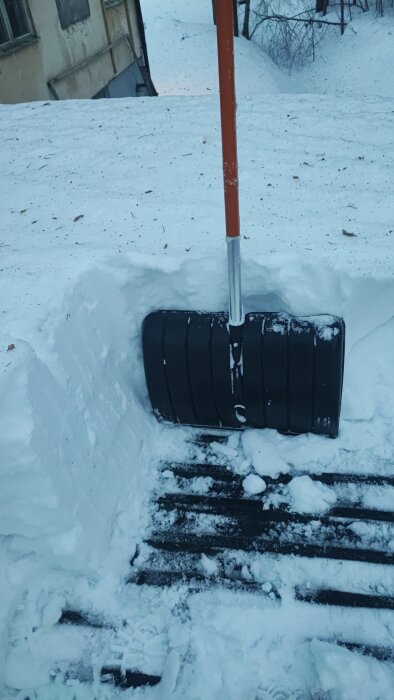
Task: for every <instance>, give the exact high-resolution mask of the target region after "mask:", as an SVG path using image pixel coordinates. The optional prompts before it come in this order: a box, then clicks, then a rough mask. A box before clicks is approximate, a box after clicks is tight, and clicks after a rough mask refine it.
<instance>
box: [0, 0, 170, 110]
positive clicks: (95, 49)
mask: <svg viewBox="0 0 394 700" xmlns="http://www.w3.org/2000/svg"><path fill="white" fill-rule="evenodd" d="M154 94H156V92H155V89H154V86H153V83H152V80H151V78H150V71H149V61H148V54H147V48H146V42H145V32H144V25H143V20H142V13H141V6H140V2H139V0H0V102H4V103H16V102H27V101H32V100H51V99H70V98H91V97H126V96H132V95H135V96H138V95H154Z"/></svg>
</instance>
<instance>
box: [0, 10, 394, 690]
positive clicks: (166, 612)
mask: <svg viewBox="0 0 394 700" xmlns="http://www.w3.org/2000/svg"><path fill="white" fill-rule="evenodd" d="M142 4H143V13H144V18H145V21H146V25H147V39H148V47H149V54H150V60H151V64H152V75H153V79H154V82H155V84H156V87H157V88H158V90H159V92H160V94H161V95H162V96H161V97H159V98H157V99H149V98H141V99H138V100H135V99H126V100H113V101H105V100H101V101H97V102H96V101H95V102H83V101H72V102H71V101H70V102H63V103H50V104H47V103H40V102H37V103H33V104H24V105H17V106H4V105H3V106H1V108H0V129H1V135H2V148H1V152H0V160H1V169H0V185H1V192H2V197H1V201H0V298H1V305H0V312H1V319H2V338H1V347H0V454H1V456H0V535H1V539H0V597H1V601H2V604H1V606H0V694H1V697H2V698H4V700H15V698H18V699H19V700H21V699H22V698H23V700H25V698H26V697H30V698H31V700H32V698H35V700H37V699H38V700H56V699H57V698H59V700H68V699H69V700H72V699H73V698H77V699H78V700H82V699H83V700H92V698H93V697H95V698H108V699H109V698H111V699H112V698H114V697H116V696H117V694H116V691H113V690H112V689H111V688H109V687H105V688H104V687H100V686H99V684H98V682H97V677H96V676H97V669H99V667H100V663H101V662H102V661H103V660H104V661H105V660H107V659H108V658H116V659H117V660H119V659H120V660H121V662H122V664H124V665H127V664H128V667H130V665H132V666H133V667H135V668H140V669H141V670H143V671H145V672H151V673H159V674H162V675H163V681H162V684H161V685H160V686H159V687H158V688H157V689H148V690H146V691H141V692H140V691H137V692H136V693H135V695H136V696H137V697H138V696H141V695H143V696H144V697H147V698H148V697H149V698H190V700H191V698H192V697H193V698H194V697H195V698H204V700H216V698H219V697H220V698H222V697H225V698H234V700H235V699H236V700H239V698H251V699H252V698H253V699H254V698H255V697H259V693H260V696H262V697H266V696H268V697H273V698H275V697H278V695H279V692H282V690H283V692H282V696H283V697H287V696H288V697H291V696H292V694H293V695H294V696H297V695H298V696H299V697H301V698H302V699H303V700H304V698H305V699H306V697H316V698H317V697H324V694H325V696H326V697H327V698H333V699H334V698H338V699H339V698H340V699H341V700H342V698H343V700H352V698H353V697H354V698H356V697H357V698H359V697H362V698H365V700H373V699H374V698H376V699H377V698H378V697H379V698H380V699H381V700H382V699H383V700H386V699H387V700H389V698H391V695H392V687H394V675H393V670H392V665H389V664H379V663H378V662H376V661H374V660H372V659H370V658H367V657H365V656H362V655H361V654H357V653H355V652H350V651H348V650H346V649H343V648H340V647H338V646H337V645H335V644H334V641H335V639H337V638H341V637H342V638H344V639H346V638H348V637H349V635H350V637H351V638H354V639H357V640H359V641H360V643H367V642H370V643H371V640H372V643H376V644H385V645H387V646H392V645H393V635H394V627H393V622H392V620H391V617H390V615H391V614H392V613H390V612H387V611H379V612H378V613H375V612H374V611H371V610H339V611H338V610H329V609H327V608H323V607H317V606H311V607H308V606H307V605H305V604H302V603H296V602H294V600H292V590H293V588H294V586H295V585H296V584H297V581H299V580H300V579H301V580H305V581H307V582H309V583H310V584H311V585H325V584H326V583H327V581H334V582H335V585H338V586H339V587H340V588H343V589H344V590H353V589H354V587H356V588H357V590H360V589H361V590H364V591H365V592H366V593H371V592H376V591H378V592H381V593H382V594H386V595H390V594H392V590H393V584H394V580H393V574H392V573H391V570H390V569H389V567H384V566H376V567H372V568H371V567H370V566H369V565H367V564H360V563H357V562H345V563H344V564H343V565H342V564H340V563H339V562H334V561H325V562H324V563H322V564H321V566H320V567H319V568H318V569H317V568H316V566H313V565H314V562H313V561H309V560H304V559H302V558H298V559H297V561H295V560H293V559H292V558H287V557H283V558H278V557H271V556H264V557H261V556H259V555H257V554H256V555H254V554H253V555H251V557H252V559H248V560H247V561H246V560H245V559H243V557H242V555H241V554H235V553H234V555H233V556H234V558H235V559H237V558H238V559H237V561H238V563H239V566H240V570H242V571H243V572H244V577H245V579H247V578H248V577H252V576H253V578H254V580H257V581H259V582H261V584H262V590H263V592H265V593H266V594H267V595H265V596H261V597H258V596H248V595H246V594H240V593H233V592H229V591H224V590H222V591H221V590H216V589H214V590H212V591H205V592H202V593H199V594H196V595H194V596H191V597H190V598H188V600H187V602H185V596H184V592H183V593H182V590H181V589H179V590H178V589H176V587H175V590H165V591H161V590H144V589H142V588H141V589H137V588H136V587H135V586H129V587H127V586H125V585H124V584H123V581H124V578H125V577H126V576H127V574H128V572H129V560H130V557H132V556H133V554H134V553H135V554H136V553H137V551H138V550H137V544H141V542H142V541H143V540H144V538H145V537H146V533H147V529H148V527H149V523H150V520H151V508H150V505H149V501H150V498H151V495H152V492H153V491H154V490H155V488H156V486H157V481H158V476H159V472H160V470H161V469H162V467H163V465H165V464H166V463H169V462H170V461H182V460H188V459H196V460H201V461H203V460H205V459H206V453H205V452H204V451H203V450H200V452H198V451H197V450H196V451H195V452H193V448H192V447H191V444H190V441H189V439H190V436H191V431H190V430H189V429H187V428H181V427H176V428H169V427H168V426H163V425H160V424H158V423H157V422H156V421H155V419H154V417H153V416H152V415H151V413H150V410H149V403H148V399H147V394H146V388H145V381H144V377H143V371H142V357H141V347H140V327H141V321H142V319H143V318H144V316H145V314H146V313H148V312H149V311H151V310H152V309H155V308H160V307H162V306H165V307H168V308H196V309H206V310H214V309H215V310H218V309H224V308H226V304H227V291H226V261H225V246H224V217H223V193H222V175H221V161H220V158H221V147H220V136H219V114H218V101H217V95H216V92H217V76H216V56H215V33H214V29H213V27H212V25H211V14H210V13H211V3H210V1H209V2H208V0H206V2H205V1H204V2H202V1H201V2H194V1H193V2H190V1H189V2H185V1H184V0H182V2H181V0H173V1H172V2H171V3H167V2H164V0H160V2H156V1H154V0H144V1H143V3H142ZM353 28H354V30H355V32H356V33H354V32H353V30H350V28H349V29H348V30H347V32H346V33H345V35H344V37H343V38H342V39H341V38H340V37H338V36H337V35H335V36H334V35H333V34H329V35H328V36H327V40H326V43H325V44H324V46H323V47H322V58H321V59H319V60H318V61H317V62H316V64H315V65H314V66H312V67H311V68H306V69H305V71H304V72H303V73H301V74H299V75H296V76H294V77H291V78H288V77H287V76H286V77H284V76H283V75H282V74H281V72H280V71H279V69H278V68H277V67H275V66H274V65H273V64H272V62H271V61H270V60H269V59H268V58H267V57H266V56H264V55H263V54H261V52H259V50H258V48H257V47H256V46H254V45H252V44H250V43H248V42H246V41H245V40H243V39H242V38H240V39H239V40H237V41H236V54H237V56H236V58H237V70H238V74H237V85H238V124H239V138H238V141H239V161H240V183H241V221H242V233H243V238H242V255H243V261H244V265H243V287H244V292H245V310H246V311H253V309H255V310H265V309H268V310H271V309H272V310H280V311H283V312H287V313H297V314H298V313H299V314H302V315H306V314H318V313H321V312H323V313H334V314H339V315H343V316H344V317H345V320H346V325H347V356H346V368H345V385H344V401H343V411H342V422H341V432H340V436H339V438H338V440H336V441H331V440H323V439H321V438H319V437H318V436H312V435H307V436H299V437H287V436H284V435H279V434H277V433H274V432H273V431H250V430H247V431H245V432H244V433H243V434H242V436H241V437H240V436H239V434H238V433H237V434H234V435H232V436H231V437H230V438H229V440H228V443H226V444H224V445H223V444H222V443H220V442H217V443H216V444H215V445H214V446H213V448H212V450H211V456H213V457H214V458H215V459H216V460H217V462H218V463H223V462H224V463H231V464H232V466H233V467H234V466H235V468H236V470H237V471H238V472H239V473H241V474H242V475H244V476H246V479H245V481H246V482H247V483H248V484H252V485H253V484H254V487H253V490H252V493H253V492H254V493H259V492H262V491H263V489H262V488H260V487H261V486H262V485H263V484H264V482H263V479H262V478H261V477H264V476H271V477H277V476H279V475H280V474H283V473H287V472H289V470H290V469H294V470H295V471H296V472H297V471H298V472H299V473H300V475H299V476H296V477H295V478H293V479H292V481H291V482H290V484H289V486H288V491H287V493H284V494H283V498H284V499H285V500H286V499H287V501H288V503H289V504H290V505H292V507H293V508H294V509H297V510H300V509H301V510H302V511H303V512H306V513H312V514H313V513H315V512H320V511H323V510H325V509H326V508H330V507H331V506H332V505H333V504H334V503H335V494H333V493H332V491H331V490H330V489H329V488H328V487H323V486H322V485H321V484H320V485H319V484H317V483H316V482H312V481H311V479H310V478H309V477H308V472H312V471H320V472H322V471H325V470H327V471H330V470H331V471H339V472H354V471H362V470H363V471H365V473H381V474H390V473H392V463H393V453H394V437H393V434H392V425H393V420H394V376H393V371H392V347H393V344H394V318H393V302H394V276H393V269H394V265H393V263H394V246H393V236H394V227H393V222H394V200H393V197H392V171H393V165H394V160H393V133H394V132H393V121H394V101H393V94H394V91H393V88H394V84H393V72H392V71H391V72H390V71H389V68H388V66H389V60H388V56H389V55H391V54H389V50H390V51H391V43H390V42H392V34H391V33H390V32H392V31H393V22H392V18H391V17H390V16H387V17H386V18H385V19H383V20H375V19H374V18H373V17H372V16H371V15H370V16H365V17H361V18H360V19H358V20H357V21H355V22H354V25H353ZM323 78H324V80H323ZM285 91H287V92H285ZM284 92H285V94H284ZM323 93H324V94H323ZM11 124H12V129H11V128H10V125H11ZM296 178H297V179H296ZM343 229H346V230H349V231H352V232H354V233H356V236H355V237H348V236H345V235H344V234H343V233H342V230H343ZM11 344H14V346H15V347H14V348H13V349H10V350H8V349H7V348H8V346H10V345H11ZM252 469H253V472H252V471H251V470H252ZM168 471H169V470H168ZM247 475H248V476H247ZM164 476H168V474H166V472H165V470H164ZM245 481H244V483H245ZM256 484H259V489H260V490H259V491H256V490H255V488H256ZM202 485H203V486H204V488H206V489H207V490H208V489H209V486H210V482H209V480H208V479H206V480H196V482H195V483H194V484H191V490H193V488H194V489H196V488H198V490H199V492H201V487H202ZM249 493H251V492H250V490H249ZM392 498H393V494H392V489H388V490H387V491H386V492H384V490H383V489H377V488H375V489H372V488H371V489H370V491H369V492H368V493H367V494H365V496H364V502H363V503H364V506H365V507H375V508H376V507H379V508H381V509H385V510H392V509H393V501H392ZM367 530H368V532H370V527H369V526H367ZM359 534H360V533H359ZM361 534H362V533H361ZM387 536H388V537H389V532H388V535H387ZM201 567H202V570H204V571H205V572H206V573H207V574H208V575H212V576H214V575H215V574H216V571H217V569H216V567H217V562H216V560H215V559H214V558H211V557H208V556H206V555H203V557H202V558H201ZM356 583H357V586H356ZM352 587H353V588H352ZM274 589H275V590H276V589H279V590H280V592H281V596H282V604H281V605H279V603H277V602H276V601H275V596H274V594H273V590H274ZM270 594H272V595H273V598H270V597H269V595H270ZM65 606H69V607H71V608H72V607H74V608H77V609H81V610H88V611H89V612H91V613H92V614H93V613H94V614H96V615H99V616H101V617H102V616H103V613H104V612H105V615H106V616H107V617H108V619H109V621H110V623H111V624H112V623H113V624H114V626H115V627H116V628H117V629H123V627H122V625H123V621H124V620H125V621H126V625H125V626H124V633H123V634H122V635H120V636H119V635H117V634H115V633H114V631H113V630H112V629H111V628H106V629H104V630H102V631H101V632H100V635H99V636H98V637H97V635H96V636H95V635H93V633H92V632H89V630H88V631H86V630H85V631H84V632H83V633H82V632H81V631H80V630H79V631H78V634H74V632H73V630H72V629H64V628H61V627H60V626H59V627H54V626H53V625H54V623H55V622H56V621H57V620H58V619H59V617H60V614H61V611H62V610H64V608H65ZM322 629H323V630H324V633H325V638H326V639H327V640H328V641H325V642H319V640H318V639H317V637H318V636H319V635H320V634H321V630H322ZM81 659H82V660H83V663H86V665H87V673H89V674H91V675H92V674H93V675H92V677H94V683H93V685H92V686H86V687H85V686H83V685H80V684H79V683H78V681H77V680H76V674H75V672H74V676H75V677H74V679H73V678H71V679H70V682H69V685H64V684H57V683H55V682H54V681H53V682H52V681H51V680H50V678H51V672H52V671H53V668H54V667H58V666H59V665H60V666H61V668H62V669H65V668H69V667H73V664H74V666H75V664H78V663H80V660H81ZM94 674H96V675H94ZM191 688H192V691H191V690H190V689H191ZM281 689H282V690H281ZM20 691H23V692H20ZM191 692H192V693H193V695H192V694H191ZM286 694H287V695H286ZM131 695H132V693H130V696H131ZM133 695H134V694H133ZM279 697H280V695H279Z"/></svg>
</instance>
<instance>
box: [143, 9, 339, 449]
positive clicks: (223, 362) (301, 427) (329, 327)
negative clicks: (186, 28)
mask: <svg viewBox="0 0 394 700" xmlns="http://www.w3.org/2000/svg"><path fill="white" fill-rule="evenodd" d="M216 21H217V41H218V62H219V84H220V108H221V127H222V150H223V173H224V199H225V216H226V241H227V260H228V284H229V313H226V312H218V313H215V312H214V313H205V312H200V311H177V310H173V311H171V310H169V311H164V310H158V311H154V312H153V313H150V314H149V315H148V316H147V317H146V318H145V319H144V322H143V328H142V347H143V357H144V366H145V376H146V383H147V388H148V393H149V398H150V401H151V404H152V407H153V410H154V412H155V414H156V416H157V418H159V419H161V420H164V421H170V422H172V423H181V424H184V425H191V426H200V427H215V428H235V429H237V428H238V429H242V428H266V427H267V428H274V429H276V430H279V431H281V432H284V433H295V434H298V433H308V432H312V433H318V434H322V435H327V436H330V437H336V436H337V434H338V427H339V414H340V407H341V396H342V382H343V364H344V345H345V324H344V322H343V320H342V319H341V318H338V317H335V316H328V315H324V316H314V317H311V318H307V317H295V316H289V315H288V314H285V313H281V312H271V311H270V312H269V311H257V312H253V313H247V314H246V315H245V314H244V311H243V305H242V294H241V258H240V245H239V242H240V227H239V202H238V166H237V142H236V118H235V111H236V103H235V84H234V46H233V2H232V0H216Z"/></svg>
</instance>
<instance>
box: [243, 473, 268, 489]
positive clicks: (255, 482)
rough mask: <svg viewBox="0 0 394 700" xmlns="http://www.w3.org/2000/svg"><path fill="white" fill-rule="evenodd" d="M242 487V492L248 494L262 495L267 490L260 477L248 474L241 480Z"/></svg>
mask: <svg viewBox="0 0 394 700" xmlns="http://www.w3.org/2000/svg"><path fill="white" fill-rule="evenodd" d="M242 486H243V488H244V491H245V492H246V493H250V494H256V493H263V491H265V489H266V488H267V485H266V483H265V481H264V479H262V478H261V476H257V474H248V476H247V477H246V478H245V479H244V480H243V482H242Z"/></svg>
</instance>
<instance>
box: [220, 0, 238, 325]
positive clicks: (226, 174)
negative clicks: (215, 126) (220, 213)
mask: <svg viewBox="0 0 394 700" xmlns="http://www.w3.org/2000/svg"><path fill="white" fill-rule="evenodd" d="M216 24H217V43H218V64H219V92H220V116H221V128H222V152H223V179H224V203H225V215H226V238H227V260H228V283H229V323H230V326H240V325H242V324H243V323H244V314H243V308H242V290H241V257H240V246H239V233H240V226H239V195H238V159H237V132H236V116H235V113H236V101H235V77H234V18H233V2H232V0H216Z"/></svg>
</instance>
